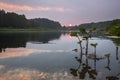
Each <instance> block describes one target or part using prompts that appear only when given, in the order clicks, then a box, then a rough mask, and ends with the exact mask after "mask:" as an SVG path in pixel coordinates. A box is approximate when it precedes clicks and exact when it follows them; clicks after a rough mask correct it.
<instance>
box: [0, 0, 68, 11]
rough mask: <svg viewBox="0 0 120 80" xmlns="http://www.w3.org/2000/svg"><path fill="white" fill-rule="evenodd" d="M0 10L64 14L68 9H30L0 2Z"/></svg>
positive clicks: (39, 7)
mask: <svg viewBox="0 0 120 80" xmlns="http://www.w3.org/2000/svg"><path fill="white" fill-rule="evenodd" d="M0 8H2V9H5V10H7V11H57V12H65V11H68V10H69V9H64V8H62V7H42V6H37V7H32V6H27V5H24V6H20V5H13V4H8V3H4V2H0Z"/></svg>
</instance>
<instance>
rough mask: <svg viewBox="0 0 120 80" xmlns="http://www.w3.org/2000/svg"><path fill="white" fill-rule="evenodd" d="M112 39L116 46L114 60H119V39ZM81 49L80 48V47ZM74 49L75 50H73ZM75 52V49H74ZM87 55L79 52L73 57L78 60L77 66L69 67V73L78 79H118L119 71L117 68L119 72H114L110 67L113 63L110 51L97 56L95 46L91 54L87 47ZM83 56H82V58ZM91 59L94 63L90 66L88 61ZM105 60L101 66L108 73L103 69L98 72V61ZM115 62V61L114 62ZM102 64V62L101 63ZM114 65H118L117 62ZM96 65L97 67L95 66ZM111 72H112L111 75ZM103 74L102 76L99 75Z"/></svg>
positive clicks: (119, 77)
mask: <svg viewBox="0 0 120 80" xmlns="http://www.w3.org/2000/svg"><path fill="white" fill-rule="evenodd" d="M110 40H112V41H113V43H114V44H115V47H116V51H115V53H116V60H117V61H118V60H119V53H120V52H119V50H118V49H119V46H120V39H110ZM80 49H81V48H80ZM74 51H75V50H74ZM75 52H77V51H75ZM86 52H88V53H87V55H85V54H84V53H81V52H80V53H79V54H80V55H79V56H78V57H75V60H76V61H77V62H78V67H76V68H70V73H71V74H72V75H73V76H74V77H77V78H78V79H79V80H81V79H82V80H83V79H85V80H88V79H93V80H119V79H120V71H119V70H118V72H119V73H117V74H116V73H114V69H113V68H112V67H113V66H114V65H111V58H110V57H111V53H108V54H105V55H104V56H103V57H99V56H97V51H96V47H95V50H94V51H93V53H92V54H90V53H89V51H88V49H87V51H86ZM83 57H84V58H83ZM91 60H93V61H94V63H93V65H94V66H92V65H91V64H90V63H89V62H90V61H91ZM101 60H102V62H105V64H106V66H105V65H103V67H104V68H105V69H106V70H108V74H105V73H104V72H105V70H104V71H103V72H100V70H99V65H97V63H99V61H101ZM112 62H113V61H112ZM114 63H115V62H114ZM101 65H102V64H101ZM115 65H119V64H118V63H117V64H115ZM97 66H98V68H97ZM111 73H113V74H112V75H111ZM101 74H103V76H101Z"/></svg>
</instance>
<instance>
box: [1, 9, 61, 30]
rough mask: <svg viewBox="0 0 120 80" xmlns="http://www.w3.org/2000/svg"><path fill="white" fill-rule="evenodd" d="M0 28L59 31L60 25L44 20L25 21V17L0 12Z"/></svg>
mask: <svg viewBox="0 0 120 80" xmlns="http://www.w3.org/2000/svg"><path fill="white" fill-rule="evenodd" d="M0 28H17V29H21V28H22V29H24V28H41V29H42V28H44V29H60V28H61V24H60V23H59V22H57V21H53V20H49V19H46V18H35V19H26V17H25V15H18V14H17V13H14V12H5V11H4V10H0Z"/></svg>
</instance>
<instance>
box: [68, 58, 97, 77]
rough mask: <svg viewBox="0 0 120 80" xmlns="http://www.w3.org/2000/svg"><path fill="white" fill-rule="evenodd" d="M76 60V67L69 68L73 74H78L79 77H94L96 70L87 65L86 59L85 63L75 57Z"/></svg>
mask: <svg viewBox="0 0 120 80" xmlns="http://www.w3.org/2000/svg"><path fill="white" fill-rule="evenodd" d="M76 60H77V61H78V62H79V66H78V68H76V69H75V68H71V69H70V72H71V74H72V75H73V76H75V77H76V76H78V77H79V79H85V78H86V75H87V74H88V75H89V78H92V79H96V76H97V71H96V70H95V69H92V68H91V67H90V66H89V65H88V60H87V59H86V63H83V62H82V59H80V58H78V57H76Z"/></svg>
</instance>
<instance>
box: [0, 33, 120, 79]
mask: <svg viewBox="0 0 120 80" xmlns="http://www.w3.org/2000/svg"><path fill="white" fill-rule="evenodd" d="M77 41H78V40H77V38H75V37H71V36H70V34H69V33H53V32H51V33H9V34H7V33H0V80H81V79H82V80H93V79H95V80H119V79H120V49H119V47H120V39H109V38H105V37H103V36H98V37H93V38H92V39H90V40H89V49H88V54H91V53H93V47H91V46H90V44H91V43H98V46H97V48H96V49H97V50H96V54H97V55H96V56H98V57H100V58H101V59H99V60H96V59H90V58H86V56H85V55H84V54H83V55H82V56H81V55H80V51H79V45H78V44H77ZM82 45H83V46H85V41H83V43H82ZM73 49H78V52H74V51H72V50H73ZM83 51H84V48H83ZM105 54H109V56H107V57H105V56H104V55H105Z"/></svg>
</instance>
